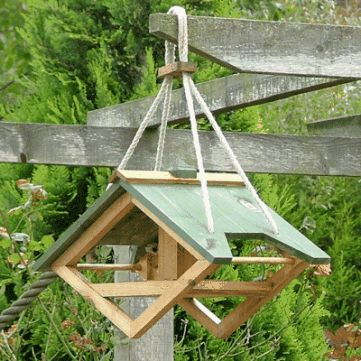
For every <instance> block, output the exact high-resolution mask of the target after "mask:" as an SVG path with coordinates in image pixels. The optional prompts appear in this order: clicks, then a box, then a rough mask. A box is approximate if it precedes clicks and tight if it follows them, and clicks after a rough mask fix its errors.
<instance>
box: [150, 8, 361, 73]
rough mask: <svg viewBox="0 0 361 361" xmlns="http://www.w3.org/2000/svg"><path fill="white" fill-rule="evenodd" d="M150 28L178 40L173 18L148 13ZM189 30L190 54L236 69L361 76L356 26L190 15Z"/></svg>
mask: <svg viewBox="0 0 361 361" xmlns="http://www.w3.org/2000/svg"><path fill="white" fill-rule="evenodd" d="M149 27H150V32H151V33H153V34H155V35H157V36H159V37H161V38H163V39H167V40H170V41H173V42H176V41H177V19H176V17H175V16H172V15H166V14H152V15H151V16H150V23H149ZM188 29H189V37H188V39H189V47H190V49H191V50H192V51H194V52H197V53H198V54H201V55H203V56H205V57H206V58H208V59H211V60H213V61H215V62H218V63H219V64H222V65H224V66H226V67H228V68H231V69H233V70H236V71H242V72H248V73H268V74H296V75H305V76H325V77H346V78H347V77H349V78H361V40H360V39H361V27H358V26H335V25H319V24H299V23H283V22H270V21H257V20H256V21H255V20H244V19H225V18H214V17H194V16H189V17H188ZM204 29H207V31H204Z"/></svg>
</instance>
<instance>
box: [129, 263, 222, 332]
mask: <svg viewBox="0 0 361 361" xmlns="http://www.w3.org/2000/svg"><path fill="white" fill-rule="evenodd" d="M217 267H218V265H215V264H210V263H209V262H207V261H205V260H198V261H197V262H196V263H195V264H194V265H193V266H191V267H190V268H189V269H188V270H187V271H186V272H184V274H183V275H182V276H181V277H179V278H178V279H177V280H176V281H174V282H173V284H172V287H170V288H169V289H168V290H166V291H165V292H163V293H162V295H161V296H159V297H158V298H157V300H156V301H154V303H152V304H151V305H150V306H149V307H148V308H147V309H146V310H145V311H144V312H143V313H142V314H141V315H140V316H139V317H138V318H137V319H135V320H134V321H133V322H132V326H131V337H134V338H138V337H140V336H142V335H143V334H144V333H145V332H146V331H147V330H148V329H149V328H150V327H151V326H152V325H153V324H154V323H155V322H157V321H158V320H159V319H160V318H162V317H163V316H164V315H165V314H166V313H167V312H168V311H169V310H170V309H171V308H172V307H173V306H174V305H175V304H176V303H177V302H178V300H179V299H181V298H182V297H183V295H184V294H185V293H186V292H187V291H189V289H191V288H192V287H193V285H194V284H196V283H197V282H199V281H201V280H202V279H204V278H205V277H206V276H208V275H209V274H212V273H213V272H214V271H215V270H216V269H217Z"/></svg>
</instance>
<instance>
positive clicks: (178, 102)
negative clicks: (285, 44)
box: [87, 74, 353, 128]
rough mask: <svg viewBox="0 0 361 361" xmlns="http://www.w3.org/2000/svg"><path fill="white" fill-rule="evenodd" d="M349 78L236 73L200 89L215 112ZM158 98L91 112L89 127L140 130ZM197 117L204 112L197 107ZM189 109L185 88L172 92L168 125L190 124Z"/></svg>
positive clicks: (158, 115)
mask: <svg viewBox="0 0 361 361" xmlns="http://www.w3.org/2000/svg"><path fill="white" fill-rule="evenodd" d="M352 80H353V79H346V78H335V79H332V78H311V77H298V76H281V75H259V74H235V75H230V76H226V77H223V78H220V79H215V80H210V81H206V82H203V83H198V84H197V88H198V90H199V91H200V93H201V94H202V96H203V98H204V99H205V101H206V103H207V105H208V106H209V108H210V110H211V111H212V112H213V113H214V114H217V113H220V112H225V111H231V110H236V109H241V108H245V107H248V106H251V105H257V104H264V103H268V102H271V101H275V100H278V99H284V98H288V97H290V96H293V95H297V94H302V93H308V92H311V91H314V90H317V89H323V88H327V87H331V86H335V85H338V84H343V83H348V82H350V81H352ZM153 100H154V97H146V98H143V99H139V100H132V101H129V102H126V103H122V104H117V105H113V106H109V107H106V108H101V109H96V110H92V111H90V112H88V121H87V124H88V125H90V126H98V127H99V126H101V127H129V128H131V127H134V128H137V127H138V126H139V124H140V122H141V121H142V120H143V118H144V116H145V114H146V113H147V111H148V109H149V108H150V106H151V104H152V102H153ZM194 106H195V112H196V115H197V116H201V115H202V114H203V113H202V110H201V108H200V107H199V105H198V103H195V104H194ZM161 112H162V109H161V108H160V109H158V110H157V112H156V114H155V116H154V118H153V120H152V121H151V123H150V126H156V125H159V124H160V119H161ZM188 118H189V115H188V110H187V105H186V100H185V95H184V89H183V88H181V89H176V90H173V91H172V106H171V111H170V115H169V119H168V122H169V124H172V123H179V122H185V121H187V122H188Z"/></svg>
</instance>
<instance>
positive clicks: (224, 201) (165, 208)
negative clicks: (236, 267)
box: [122, 181, 330, 264]
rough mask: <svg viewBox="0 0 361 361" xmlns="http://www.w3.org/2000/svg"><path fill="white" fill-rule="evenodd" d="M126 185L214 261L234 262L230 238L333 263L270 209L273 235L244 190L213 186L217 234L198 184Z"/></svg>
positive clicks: (150, 208)
mask: <svg viewBox="0 0 361 361" xmlns="http://www.w3.org/2000/svg"><path fill="white" fill-rule="evenodd" d="M122 183H123V187H124V188H125V189H126V190H127V191H128V192H130V193H132V194H133V195H134V197H136V198H137V199H138V200H139V201H140V202H142V203H143V204H144V206H146V207H147V208H148V209H149V210H150V211H151V212H153V213H154V214H155V215H156V216H158V217H159V218H160V219H161V220H162V221H163V222H165V223H166V224H167V225H168V226H169V227H170V228H172V229H173V231H175V232H176V233H177V234H179V235H180V236H181V237H182V238H183V239H184V240H185V241H186V242H188V243H189V245H191V246H192V247H193V248H194V249H196V250H197V251H198V252H199V253H201V254H202V255H203V256H204V257H205V258H206V259H207V260H209V261H210V262H214V263H229V262H231V259H232V254H231V251H230V249H229V246H228V241H227V238H228V239H229V238H233V239H246V238H247V239H254V238H263V239H265V240H267V241H269V242H270V243H271V244H274V245H275V246H277V247H278V248H280V249H282V250H284V251H287V252H288V253H290V254H292V255H295V256H296V257H298V258H300V259H303V260H305V261H306V262H309V263H315V264H322V263H329V261H330V257H329V256H328V255H327V254H326V253H325V252H323V251H322V250H321V249H320V248H319V247H317V246H316V245H315V244H314V243H312V242H311V241H310V240H309V239H308V238H307V237H305V236H304V235H303V234H302V233H300V232H299V231H298V230H297V229H295V228H294V227H293V226H292V225H290V224H289V223H288V222H287V221H285V220H284V219H283V218H282V217H281V216H279V215H278V214H277V213H276V212H274V211H273V210H272V209H270V212H271V214H272V216H273V218H274V220H275V222H276V223H277V225H278V227H279V234H277V235H276V234H274V233H273V231H272V228H271V226H270V224H269V223H268V221H267V220H266V218H265V216H264V214H263V213H262V211H261V210H260V208H259V206H258V205H257V203H256V201H255V199H254V198H253V197H252V195H251V193H250V192H249V191H248V190H247V189H246V188H244V187H236V186H234V187H230V186H226V187H225V186H220V185H217V186H209V187H208V190H209V196H210V202H211V207H212V214H213V219H214V224H215V232H214V233H212V234H211V233H209V232H208V230H207V220H206V216H205V212H204V206H203V202H202V195H201V189H200V186H199V185H189V184H186V185H184V184H128V183H126V182H124V181H122Z"/></svg>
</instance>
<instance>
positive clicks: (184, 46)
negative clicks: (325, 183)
mask: <svg viewBox="0 0 361 361" xmlns="http://www.w3.org/2000/svg"><path fill="white" fill-rule="evenodd" d="M169 13H172V14H175V15H177V17H178V45H179V58H180V60H181V61H188V27H187V15H186V12H185V10H184V9H183V8H181V7H178V6H175V7H173V8H171V11H169ZM183 86H184V91H185V95H186V99H187V105H188V110H189V116H190V121H191V127H192V134H193V142H194V147H195V150H196V156H197V163H198V168H199V173H200V181H201V187H202V193H203V202H204V207H205V211H206V215H207V220H208V229H213V218H212V213H211V207H210V202H209V194H208V189H207V180H206V176H205V172H204V167H203V160H202V155H201V149H200V144H199V138H198V133H197V129H196V126H197V123H196V119H195V113H194V107H193V99H192V96H191V94H193V95H194V97H195V98H196V100H197V102H198V103H199V105H200V106H201V108H202V111H203V113H204V114H205V115H206V117H207V118H208V120H209V122H210V124H211V126H212V127H213V129H214V131H215V132H216V135H217V136H218V139H219V141H220V142H221V144H222V146H223V148H224V149H225V150H226V151H227V153H228V155H229V157H230V159H231V161H232V164H233V166H234V168H235V170H236V171H237V173H238V174H239V175H240V177H241V178H242V179H243V181H244V183H245V186H246V188H247V189H248V190H249V191H250V192H251V194H252V195H253V197H254V198H255V200H256V202H257V203H258V205H259V207H260V208H261V210H262V212H263V213H264V215H265V217H266V219H267V221H268V222H269V224H270V225H271V227H272V230H273V232H274V233H276V234H278V233H279V230H278V226H277V224H276V222H275V221H274V219H273V217H272V215H271V213H270V212H269V210H268V208H267V206H266V205H265V203H264V202H263V201H262V200H261V198H260V197H259V195H258V193H257V191H256V190H255V188H254V187H253V185H252V183H251V182H250V181H249V179H248V177H247V175H246V173H245V172H244V170H243V168H242V166H241V164H240V163H239V162H238V160H237V158H236V156H235V155H234V152H233V150H232V148H231V147H230V145H229V143H228V142H227V139H226V137H225V136H224V134H223V132H222V130H221V128H220V126H219V125H218V123H217V121H216V120H215V118H214V116H213V114H212V113H211V111H210V110H209V108H208V106H207V104H206V102H205V101H204V100H203V97H202V95H201V94H200V93H199V91H198V89H197V88H196V86H195V84H194V82H193V80H192V78H191V77H190V75H189V74H186V73H183Z"/></svg>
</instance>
